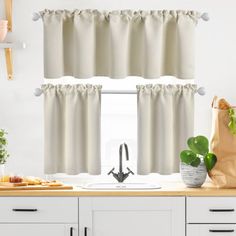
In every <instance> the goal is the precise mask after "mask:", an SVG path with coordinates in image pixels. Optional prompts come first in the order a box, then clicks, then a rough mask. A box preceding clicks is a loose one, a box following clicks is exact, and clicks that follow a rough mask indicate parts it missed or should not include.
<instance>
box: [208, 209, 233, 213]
mask: <svg viewBox="0 0 236 236" xmlns="http://www.w3.org/2000/svg"><path fill="white" fill-rule="evenodd" d="M209 211H211V212H233V211H234V209H210V210H209Z"/></svg>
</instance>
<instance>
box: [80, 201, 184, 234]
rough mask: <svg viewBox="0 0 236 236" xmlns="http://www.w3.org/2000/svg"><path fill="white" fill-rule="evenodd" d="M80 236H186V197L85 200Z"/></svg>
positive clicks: (81, 207) (82, 203)
mask: <svg viewBox="0 0 236 236" xmlns="http://www.w3.org/2000/svg"><path fill="white" fill-rule="evenodd" d="M79 235H80V236H185V199H184V197H81V198H79Z"/></svg>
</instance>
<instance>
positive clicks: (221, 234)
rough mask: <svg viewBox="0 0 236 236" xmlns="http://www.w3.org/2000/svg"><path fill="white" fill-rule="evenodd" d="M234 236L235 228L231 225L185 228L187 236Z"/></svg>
mask: <svg viewBox="0 0 236 236" xmlns="http://www.w3.org/2000/svg"><path fill="white" fill-rule="evenodd" d="M214 235H216V236H226V235H228V236H236V226H235V225H231V224H192V225H190V224H189V225H188V226H187V236H214Z"/></svg>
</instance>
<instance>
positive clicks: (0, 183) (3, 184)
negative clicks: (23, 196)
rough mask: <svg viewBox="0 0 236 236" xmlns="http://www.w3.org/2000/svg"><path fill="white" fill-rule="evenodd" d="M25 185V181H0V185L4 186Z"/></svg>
mask: <svg viewBox="0 0 236 236" xmlns="http://www.w3.org/2000/svg"><path fill="white" fill-rule="evenodd" d="M27 185H28V184H27V183H26V182H20V183H10V182H0V186H6V187H19V186H27Z"/></svg>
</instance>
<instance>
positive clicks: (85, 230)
mask: <svg viewBox="0 0 236 236" xmlns="http://www.w3.org/2000/svg"><path fill="white" fill-rule="evenodd" d="M87 231H88V228H87V227H84V236H87V235H88V234H87Z"/></svg>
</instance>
